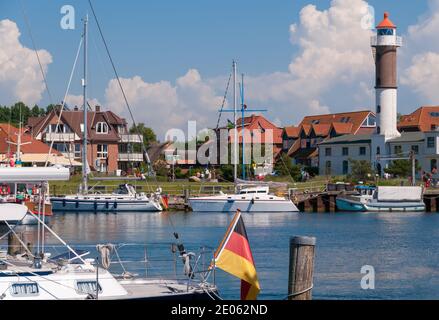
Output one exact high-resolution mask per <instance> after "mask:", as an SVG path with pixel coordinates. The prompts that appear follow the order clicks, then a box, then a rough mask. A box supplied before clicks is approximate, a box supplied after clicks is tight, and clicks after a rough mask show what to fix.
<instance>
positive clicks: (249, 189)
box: [188, 61, 299, 212]
mask: <svg viewBox="0 0 439 320" xmlns="http://www.w3.org/2000/svg"><path fill="white" fill-rule="evenodd" d="M232 75H233V95H234V99H233V101H234V108H233V112H234V119H235V123H234V149H235V151H234V156H235V159H234V183H235V191H236V192H235V193H233V194H225V193H223V192H220V194H218V195H213V196H206V197H190V198H188V203H189V206H190V207H191V209H192V211H194V212H235V211H236V210H240V211H242V212H298V211H299V210H298V208H297V207H296V205H295V204H294V203H293V202H292V201H291V199H289V198H286V197H281V196H277V195H274V194H271V193H270V192H269V188H270V183H266V182H261V181H248V180H245V168H243V179H242V180H240V179H238V174H237V172H238V170H237V166H238V159H237V156H238V131H237V121H236V113H237V104H236V102H237V95H236V62H235V61H234V62H233V72H232ZM242 82H244V80H242ZM241 98H242V103H241V112H242V129H243V130H244V112H245V111H263V110H248V109H247V107H246V106H245V104H244V87H243V85H242V86H241ZM242 139H243V146H244V145H245V144H244V135H243V138H242ZM242 154H243V157H244V155H245V152H244V151H243V152H242ZM244 163H245V161H244V159H243V161H242V164H243V166H244ZM273 184H275V183H271V185H273ZM282 185H283V186H286V184H282Z"/></svg>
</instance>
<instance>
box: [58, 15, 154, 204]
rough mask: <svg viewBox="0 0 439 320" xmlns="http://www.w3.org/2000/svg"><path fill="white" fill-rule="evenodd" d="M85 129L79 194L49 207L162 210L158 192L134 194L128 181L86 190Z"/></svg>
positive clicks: (85, 118) (84, 86)
mask: <svg viewBox="0 0 439 320" xmlns="http://www.w3.org/2000/svg"><path fill="white" fill-rule="evenodd" d="M87 25H88V17H87V18H85V19H84V34H83V43H84V79H83V81H82V85H83V108H84V123H88V122H87ZM87 145H88V138H87V130H84V132H83V151H82V176H83V179H82V194H81V193H78V194H75V195H67V196H64V197H52V198H51V199H50V200H51V202H52V210H53V211H63V212H66V211H75V212H120V211H142V212H145V211H150V212H158V211H162V210H163V208H162V205H161V195H160V194H159V193H157V192H156V193H154V194H152V195H151V196H148V195H146V194H145V193H140V194H138V193H137V192H136V190H135V188H134V187H133V186H132V185H129V184H124V185H120V186H119V188H118V189H117V190H116V191H114V192H113V193H111V194H89V192H88V174H89V172H90V167H89V166H88V162H87Z"/></svg>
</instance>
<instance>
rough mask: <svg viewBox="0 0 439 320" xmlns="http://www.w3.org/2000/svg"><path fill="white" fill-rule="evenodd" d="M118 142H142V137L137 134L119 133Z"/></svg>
mask: <svg viewBox="0 0 439 320" xmlns="http://www.w3.org/2000/svg"><path fill="white" fill-rule="evenodd" d="M120 142H122V143H143V137H142V136H139V135H137V134H121V135H120Z"/></svg>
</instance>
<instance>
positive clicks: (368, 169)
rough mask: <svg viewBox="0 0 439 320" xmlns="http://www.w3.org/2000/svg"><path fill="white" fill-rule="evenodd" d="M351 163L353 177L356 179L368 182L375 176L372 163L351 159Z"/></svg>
mask: <svg viewBox="0 0 439 320" xmlns="http://www.w3.org/2000/svg"><path fill="white" fill-rule="evenodd" d="M349 163H350V166H351V175H352V178H354V179H357V180H367V179H368V178H371V177H372V176H373V175H374V171H373V169H372V165H371V163H370V161H367V160H354V159H349Z"/></svg>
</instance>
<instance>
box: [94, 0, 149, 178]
mask: <svg viewBox="0 0 439 320" xmlns="http://www.w3.org/2000/svg"><path fill="white" fill-rule="evenodd" d="M88 3H89V5H90V8H91V11H92V13H93V17H94V19H95V21H96V25H97V27H98V30H99V34H100V35H101V38H102V41H103V43H104V46H105V50H106V52H107V55H108V58H109V59H110V63H111V66H112V68H113V71H114V74H115V76H116V79H117V83H118V84H119V87H120V90H121V92H122V95H123V98H124V100H125V104H126V106H127V108H128V112H129V114H130V117H131V120H132V121H133V125H134V128H135V130H136V131H137V135H138V136H139V138H140V137H141V138H142V151H143V154H144V156H145V157H146V159H147V162H148V164H149V171H150V172H151V173H154V168H153V166H152V163H151V160H150V158H149V155H148V152H147V151H146V147H145V144H144V143H143V135H142V134H141V133H140V130H139V128H138V127H137V123H136V120H135V119H134V116H133V113H132V111H131V107H130V104H129V103H128V99H127V96H126V94H125V90H124V89H123V86H122V82H121V81H120V78H119V74H118V72H117V70H116V66H115V64H114V61H113V58H112V57H111V54H110V50H109V48H108V45H107V41H106V40H105V38H104V34H103V32H102V29H101V25H100V23H99V20H98V18H97V16H96V12H95V10H94V8H93V4H92V3H91V0H88ZM154 176H155V175H154Z"/></svg>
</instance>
